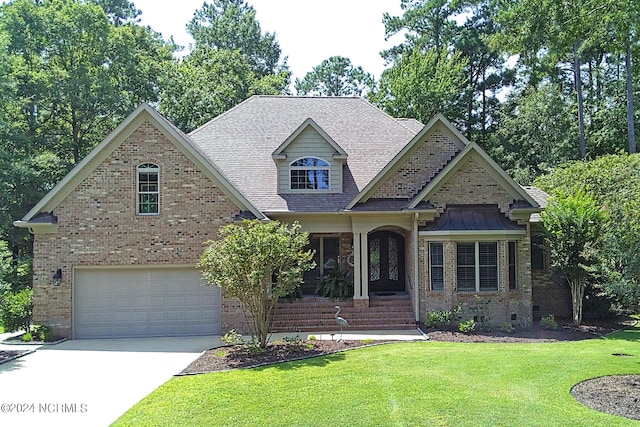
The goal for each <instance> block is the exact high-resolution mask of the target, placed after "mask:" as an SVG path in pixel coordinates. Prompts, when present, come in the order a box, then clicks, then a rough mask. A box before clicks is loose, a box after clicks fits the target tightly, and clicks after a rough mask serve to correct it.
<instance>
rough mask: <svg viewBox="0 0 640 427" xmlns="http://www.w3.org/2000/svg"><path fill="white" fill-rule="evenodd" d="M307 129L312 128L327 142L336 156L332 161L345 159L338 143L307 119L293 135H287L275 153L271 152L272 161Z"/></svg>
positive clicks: (345, 154)
mask: <svg viewBox="0 0 640 427" xmlns="http://www.w3.org/2000/svg"><path fill="white" fill-rule="evenodd" d="M309 127H310V128H312V129H313V130H315V131H316V132H317V133H318V134H319V135H320V136H321V137H322V139H324V140H325V141H326V142H327V144H329V145H331V146H332V147H333V148H334V149H335V150H336V154H334V155H333V158H334V159H337V158H339V159H346V158H347V153H346V152H345V151H344V150H343V149H342V147H340V145H338V143H336V142H335V141H334V140H333V138H331V137H330V136H329V135H328V134H327V133H326V132H325V131H324V130H323V129H322V128H321V127H320V126H318V124H317V123H316V122H314V121H313V119H312V118H308V119H307V120H305V121H304V122H303V123H302V124H301V125H300V126H299V127H298V129H296V130H295V131H293V133H292V134H291V135H289V137H288V138H287V139H285V140H284V142H283V143H282V144H280V146H279V147H278V148H276V151H274V152H273V154H272V157H273V158H274V159H276V158H280V157H281V156H282V154H283V153H284V151H286V149H287V147H288V146H289V145H290V144H291V143H292V142H293V141H295V140H296V138H297V137H298V136H299V135H300V134H301V133H302V132H304V131H305V130H306V129H307V128H309Z"/></svg>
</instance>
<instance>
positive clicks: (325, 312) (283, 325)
mask: <svg viewBox="0 0 640 427" xmlns="http://www.w3.org/2000/svg"><path fill="white" fill-rule="evenodd" d="M336 305H339V306H340V308H341V312H340V317H343V318H345V319H346V320H347V322H349V324H348V326H345V327H344V328H343V330H344V331H355V330H373V329H382V330H394V329H415V327H416V321H415V316H414V314H413V306H412V303H411V299H410V298H409V295H408V294H407V293H404V292H398V293H395V294H393V295H387V296H378V295H374V294H372V295H371V296H370V297H369V307H368V308H362V309H358V308H355V307H354V304H353V299H352V298H349V299H347V300H333V301H332V300H330V299H329V298H324V297H317V296H305V297H304V298H301V299H298V300H296V301H294V302H290V301H288V300H286V299H282V300H280V302H279V303H278V307H277V308H276V312H275V314H274V318H273V322H272V327H271V329H272V332H309V331H333V330H336V331H339V329H340V328H339V326H338V325H337V323H336V321H335V317H334V316H335V313H336V311H337V310H336V309H335V308H334V307H335V306H336Z"/></svg>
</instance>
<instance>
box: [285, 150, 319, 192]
mask: <svg viewBox="0 0 640 427" xmlns="http://www.w3.org/2000/svg"><path fill="white" fill-rule="evenodd" d="M289 168H290V171H291V189H292V190H328V189H329V163H328V162H326V161H324V160H322V159H319V158H317V157H304V158H302V159H298V160H296V161H295V162H292V163H291V164H290V166H289Z"/></svg>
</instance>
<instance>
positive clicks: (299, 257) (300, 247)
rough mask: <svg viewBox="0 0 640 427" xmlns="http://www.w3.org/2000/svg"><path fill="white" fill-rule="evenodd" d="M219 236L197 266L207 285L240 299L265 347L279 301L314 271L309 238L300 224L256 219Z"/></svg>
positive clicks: (260, 344) (223, 231)
mask: <svg viewBox="0 0 640 427" xmlns="http://www.w3.org/2000/svg"><path fill="white" fill-rule="evenodd" d="M219 234H220V240H216V241H210V242H208V245H209V246H208V247H207V248H206V249H205V250H204V252H203V253H202V256H201V257H200V263H199V268H201V269H202V271H203V276H204V278H205V279H206V281H207V282H208V284H209V285H212V286H219V287H221V288H222V290H223V291H224V292H225V294H226V295H228V296H230V297H233V298H238V300H239V301H240V305H241V306H242V310H243V312H244V316H245V319H246V320H247V323H248V324H249V325H250V327H251V333H252V336H253V337H254V339H256V340H257V341H258V344H259V346H260V347H262V348H265V347H266V345H267V340H268V338H269V334H270V328H271V320H272V316H273V312H274V310H275V307H276V305H277V303H278V299H279V298H280V297H284V296H287V295H289V294H291V293H292V292H293V291H295V290H296V288H297V287H299V286H300V283H302V277H303V274H304V272H305V271H306V270H310V269H312V268H313V267H314V262H313V260H312V259H313V253H312V251H309V250H306V249H305V247H306V246H307V245H308V244H309V235H308V233H305V232H301V231H300V225H299V224H298V223H294V224H293V225H290V226H287V225H285V224H281V223H279V222H277V221H273V222H267V223H264V222H261V221H258V220H254V221H245V222H244V224H243V225H236V224H230V225H228V226H226V227H223V228H221V229H220V231H219Z"/></svg>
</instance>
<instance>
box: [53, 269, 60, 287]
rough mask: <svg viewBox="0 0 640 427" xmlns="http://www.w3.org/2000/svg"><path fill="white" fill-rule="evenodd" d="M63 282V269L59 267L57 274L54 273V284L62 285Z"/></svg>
mask: <svg viewBox="0 0 640 427" xmlns="http://www.w3.org/2000/svg"><path fill="white" fill-rule="evenodd" d="M61 282H62V269H61V268H59V269H57V270H56V274H54V275H53V286H60V283H61Z"/></svg>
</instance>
